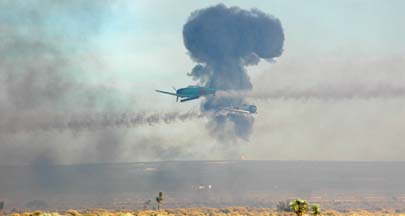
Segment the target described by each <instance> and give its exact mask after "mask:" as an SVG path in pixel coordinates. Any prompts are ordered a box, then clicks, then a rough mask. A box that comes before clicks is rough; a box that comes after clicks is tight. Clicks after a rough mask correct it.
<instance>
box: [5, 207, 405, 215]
mask: <svg viewBox="0 0 405 216" xmlns="http://www.w3.org/2000/svg"><path fill="white" fill-rule="evenodd" d="M0 215H2V213H1V212H0ZM4 215H12V216H294V215H295V213H294V212H277V211H275V210H273V209H266V208H245V207H232V208H187V209H184V208H177V209H165V210H160V211H155V210H139V211H131V210H128V211H124V210H120V211H115V210H103V209H95V210H86V211H77V210H68V211H64V212H45V211H34V212H20V213H8V214H4ZM322 215H325V216H335V215H336V216H374V215H375V216H377V215H378V216H391V215H392V216H403V215H405V214H403V213H399V212H394V211H378V212H367V211H349V212H344V213H342V212H336V211H333V210H327V211H324V212H323V213H322Z"/></svg>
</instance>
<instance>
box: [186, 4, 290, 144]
mask: <svg viewBox="0 0 405 216" xmlns="http://www.w3.org/2000/svg"><path fill="white" fill-rule="evenodd" d="M183 39H184V45H185V47H186V48H187V49H188V51H189V53H190V56H191V58H192V59H193V60H194V61H196V62H197V63H198V64H197V65H196V66H195V67H194V68H193V69H192V71H191V73H189V75H190V76H192V77H193V79H194V80H197V81H199V82H200V84H201V85H204V86H207V87H211V88H216V89H219V90H250V89H252V83H251V82H250V79H249V76H248V74H247V72H246V70H245V68H244V67H245V66H248V65H255V64H257V63H259V61H260V60H261V59H265V60H269V61H271V60H272V59H273V58H276V57H279V56H280V55H281V53H282V51H283V43H284V33H283V29H282V26H281V23H280V21H279V20H278V19H277V18H275V17H273V16H270V15H267V14H265V13H263V12H261V11H259V10H257V9H252V10H250V11H248V10H242V9H240V8H238V7H229V8H228V7H226V6H225V5H223V4H219V5H216V6H213V7H208V8H205V9H202V10H197V11H195V12H193V13H192V14H191V16H190V17H189V19H188V21H187V23H186V24H185V25H184V27H183ZM244 102H245V101H244V98H243V97H238V98H234V97H213V98H208V99H207V100H206V101H205V102H203V104H202V105H201V110H202V111H203V112H207V111H212V110H217V109H219V108H220V107H226V106H233V105H239V104H241V103H244ZM253 122H254V119H253V117H251V116H246V115H240V114H227V115H213V117H212V118H210V121H209V123H208V125H207V127H208V128H209V129H210V131H211V132H212V134H213V135H215V136H216V137H217V138H219V139H221V140H229V139H234V138H235V137H236V138H242V139H248V138H249V135H250V133H251V130H252V126H253Z"/></svg>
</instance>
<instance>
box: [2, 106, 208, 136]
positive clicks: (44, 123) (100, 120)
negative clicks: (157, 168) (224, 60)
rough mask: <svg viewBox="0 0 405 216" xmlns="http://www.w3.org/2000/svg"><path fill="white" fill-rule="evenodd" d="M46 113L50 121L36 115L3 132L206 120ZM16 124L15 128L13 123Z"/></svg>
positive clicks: (16, 121)
mask: <svg viewBox="0 0 405 216" xmlns="http://www.w3.org/2000/svg"><path fill="white" fill-rule="evenodd" d="M49 115H50V114H46V116H47V118H42V117H39V116H38V113H36V114H35V115H23V116H20V117H19V118H14V119H13V120H11V119H10V120H9V121H8V123H9V124H8V125H0V126H1V127H0V131H1V132H2V133H20V132H38V131H59V132H63V131H67V130H69V131H72V132H76V133H79V132H81V131H92V130H99V129H105V128H120V127H126V128H133V127H139V126H145V125H154V124H160V123H165V124H170V123H174V122H179V121H180V122H183V121H186V120H190V119H195V118H202V117H204V115H203V114H201V113H199V112H193V111H190V112H185V113H180V112H167V113H145V112H140V113H135V112H127V113H121V114H113V113H86V114H75V115H69V116H68V115H61V114H53V115H52V116H49ZM11 122H13V123H12V124H11V125H10V123H11Z"/></svg>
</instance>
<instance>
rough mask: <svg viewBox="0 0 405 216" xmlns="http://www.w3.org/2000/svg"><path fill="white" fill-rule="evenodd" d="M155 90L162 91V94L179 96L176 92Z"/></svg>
mask: <svg viewBox="0 0 405 216" xmlns="http://www.w3.org/2000/svg"><path fill="white" fill-rule="evenodd" d="M155 91H157V92H159V93H163V94H169V95H174V96H178V97H179V96H180V95H178V94H176V93H172V92H167V91H160V90H155Z"/></svg>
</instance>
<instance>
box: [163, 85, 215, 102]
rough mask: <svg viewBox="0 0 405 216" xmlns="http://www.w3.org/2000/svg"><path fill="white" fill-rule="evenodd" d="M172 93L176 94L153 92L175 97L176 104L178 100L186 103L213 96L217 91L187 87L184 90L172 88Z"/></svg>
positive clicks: (199, 87)
mask: <svg viewBox="0 0 405 216" xmlns="http://www.w3.org/2000/svg"><path fill="white" fill-rule="evenodd" d="M173 89H174V91H176V93H172V92H167V91H161V90H155V91H157V92H159V93H163V94H169V95H173V96H176V102H178V101H179V98H184V99H181V100H180V102H186V101H190V100H194V99H198V98H199V97H201V96H208V95H215V92H216V91H217V90H216V89H215V88H208V87H201V86H187V87H185V88H181V89H177V90H176V88H174V87H173Z"/></svg>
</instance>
